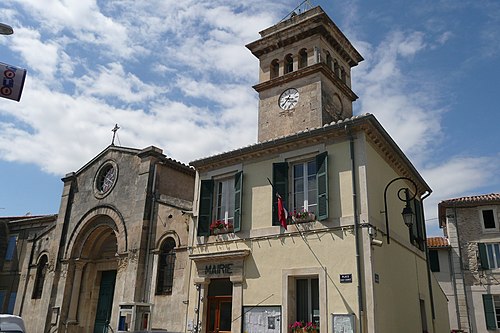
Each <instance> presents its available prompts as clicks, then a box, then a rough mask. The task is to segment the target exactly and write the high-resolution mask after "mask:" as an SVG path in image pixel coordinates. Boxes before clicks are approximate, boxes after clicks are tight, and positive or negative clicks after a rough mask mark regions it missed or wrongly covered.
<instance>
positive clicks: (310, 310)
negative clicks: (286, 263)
mask: <svg viewBox="0 0 500 333" xmlns="http://www.w3.org/2000/svg"><path fill="white" fill-rule="evenodd" d="M299 281H306V284H307V286H306V287H307V291H306V293H307V300H306V302H307V305H306V306H307V309H306V312H307V317H308V318H307V319H306V320H304V318H300V320H299V308H300V307H299V302H300V297H299ZM313 281H316V284H317V288H316V290H313ZM294 283H295V321H303V322H306V323H308V322H313V323H314V324H316V325H318V326H319V324H320V321H321V315H320V293H319V277H318V276H300V277H299V276H297V277H295V281H294ZM313 293H315V295H313ZM315 297H316V302H317V309H316V308H314V305H313V303H314V298H315ZM314 311H318V315H317V316H315V315H314ZM316 317H317V320H315V318H316Z"/></svg>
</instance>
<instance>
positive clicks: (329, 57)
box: [326, 51, 332, 69]
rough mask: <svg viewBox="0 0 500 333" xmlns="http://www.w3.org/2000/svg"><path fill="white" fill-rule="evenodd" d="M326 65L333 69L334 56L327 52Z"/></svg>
mask: <svg viewBox="0 0 500 333" xmlns="http://www.w3.org/2000/svg"><path fill="white" fill-rule="evenodd" d="M326 65H327V66H328V68H330V69H331V68H332V56H331V55H330V52H328V51H326Z"/></svg>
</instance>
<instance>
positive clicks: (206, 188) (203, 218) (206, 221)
mask: <svg viewBox="0 0 500 333" xmlns="http://www.w3.org/2000/svg"><path fill="white" fill-rule="evenodd" d="M213 193H214V181H213V180H212V179H210V180H202V181H201V188H200V207H199V210H198V236H209V235H210V223H211V221H212V197H213Z"/></svg>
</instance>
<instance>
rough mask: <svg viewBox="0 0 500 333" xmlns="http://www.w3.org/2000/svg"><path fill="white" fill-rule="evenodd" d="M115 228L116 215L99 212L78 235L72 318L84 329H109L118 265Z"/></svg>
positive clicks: (73, 256)
mask: <svg viewBox="0 0 500 333" xmlns="http://www.w3.org/2000/svg"><path fill="white" fill-rule="evenodd" d="M115 230H116V225H115V223H114V221H113V219H111V218H110V217H109V216H106V215H99V216H96V217H94V218H93V219H92V220H90V221H87V223H86V225H85V226H84V227H83V228H82V229H81V230H80V232H79V234H78V235H76V240H75V244H74V245H75V246H74V249H73V251H72V252H73V253H72V258H73V262H74V277H73V284H72V286H71V287H72V289H73V291H72V293H71V295H72V297H71V300H70V311H69V319H70V320H71V319H72V318H74V319H77V318H78V322H79V326H81V327H82V328H83V329H84V331H85V332H94V333H103V332H108V331H110V330H109V324H110V321H111V319H112V318H113V316H114V314H113V310H114V308H113V299H114V291H115V282H116V276H117V268H118V259H117V251H118V245H117V242H118V240H117V236H116V233H115V232H116V231H115ZM115 311H117V309H115ZM114 317H116V316H114Z"/></svg>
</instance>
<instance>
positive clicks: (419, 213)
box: [414, 199, 425, 251]
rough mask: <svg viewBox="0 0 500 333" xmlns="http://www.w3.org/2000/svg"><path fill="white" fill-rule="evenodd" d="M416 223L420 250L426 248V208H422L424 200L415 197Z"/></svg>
mask: <svg viewBox="0 0 500 333" xmlns="http://www.w3.org/2000/svg"><path fill="white" fill-rule="evenodd" d="M414 201H415V224H416V225H417V234H416V236H417V243H418V248H419V249H420V250H422V251H423V250H424V242H425V238H424V223H425V221H424V210H423V209H422V202H421V201H419V200H417V199H415V200H414Z"/></svg>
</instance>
